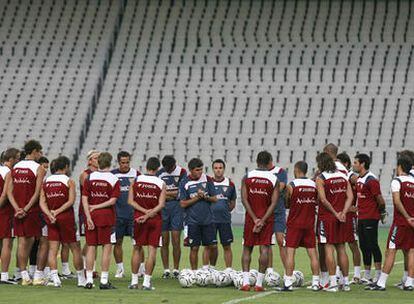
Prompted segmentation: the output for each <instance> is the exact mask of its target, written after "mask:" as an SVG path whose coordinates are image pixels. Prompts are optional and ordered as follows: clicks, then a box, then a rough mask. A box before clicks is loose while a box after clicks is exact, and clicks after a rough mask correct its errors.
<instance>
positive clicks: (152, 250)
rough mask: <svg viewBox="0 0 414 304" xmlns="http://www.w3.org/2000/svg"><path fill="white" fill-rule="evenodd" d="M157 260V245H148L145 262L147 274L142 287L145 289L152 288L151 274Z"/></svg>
mask: <svg viewBox="0 0 414 304" xmlns="http://www.w3.org/2000/svg"><path fill="white" fill-rule="evenodd" d="M156 260H157V247H154V246H148V257H147V261H146V263H145V276H144V282H143V283H142V287H143V288H144V289H148V290H149V289H152V286H151V276H152V272H153V271H154V267H155V261H156Z"/></svg>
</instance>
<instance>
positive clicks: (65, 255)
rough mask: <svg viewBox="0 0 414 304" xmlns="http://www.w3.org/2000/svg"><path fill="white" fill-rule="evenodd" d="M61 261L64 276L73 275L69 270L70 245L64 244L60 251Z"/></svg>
mask: <svg viewBox="0 0 414 304" xmlns="http://www.w3.org/2000/svg"><path fill="white" fill-rule="evenodd" d="M60 259H61V261H62V275H64V276H66V277H70V276H71V275H72V273H71V271H70V268H69V246H68V244H62V247H61V249H60ZM82 268H83V266H82Z"/></svg>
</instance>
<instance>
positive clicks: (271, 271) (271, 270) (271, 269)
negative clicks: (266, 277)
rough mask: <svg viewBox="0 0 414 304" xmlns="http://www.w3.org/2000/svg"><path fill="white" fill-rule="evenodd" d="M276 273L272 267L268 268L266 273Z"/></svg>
mask: <svg viewBox="0 0 414 304" xmlns="http://www.w3.org/2000/svg"><path fill="white" fill-rule="evenodd" d="M273 272H274V270H273V268H272V267H268V268H267V269H266V273H273Z"/></svg>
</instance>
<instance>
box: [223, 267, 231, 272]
mask: <svg viewBox="0 0 414 304" xmlns="http://www.w3.org/2000/svg"><path fill="white" fill-rule="evenodd" d="M231 270H233V268H231V267H227V268H226V269H224V271H226V272H227V271H231Z"/></svg>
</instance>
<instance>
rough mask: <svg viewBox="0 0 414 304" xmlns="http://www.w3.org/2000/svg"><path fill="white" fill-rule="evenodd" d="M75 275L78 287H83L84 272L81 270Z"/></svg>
mask: <svg viewBox="0 0 414 304" xmlns="http://www.w3.org/2000/svg"><path fill="white" fill-rule="evenodd" d="M76 274H77V276H78V285H85V281H86V278H85V272H84V271H83V270H77V271H76ZM92 278H93V274H92Z"/></svg>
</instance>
